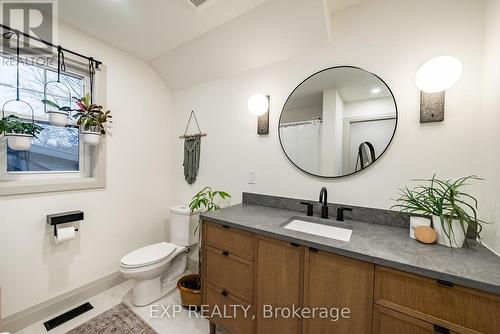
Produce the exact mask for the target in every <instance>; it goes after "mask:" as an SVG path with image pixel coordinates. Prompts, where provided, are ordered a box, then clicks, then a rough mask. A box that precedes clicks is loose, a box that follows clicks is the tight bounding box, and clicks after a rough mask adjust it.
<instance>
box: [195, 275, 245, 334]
mask: <svg viewBox="0 0 500 334" xmlns="http://www.w3.org/2000/svg"><path fill="white" fill-rule="evenodd" d="M204 304H205V305H208V311H207V312H204V316H205V317H207V318H208V319H209V320H210V321H211V322H213V323H214V324H216V325H218V326H222V327H224V328H225V329H227V330H229V331H230V332H231V333H232V334H250V333H252V332H253V321H252V316H253V313H252V310H251V308H250V306H249V304H247V303H245V302H243V301H241V300H240V299H238V298H237V297H234V296H232V295H231V294H230V293H228V292H227V291H225V290H223V289H218V288H216V287H215V286H213V285H211V284H205V300H204ZM245 310H247V311H246V313H245Z"/></svg>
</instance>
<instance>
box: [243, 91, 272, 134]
mask: <svg viewBox="0 0 500 334" xmlns="http://www.w3.org/2000/svg"><path fill="white" fill-rule="evenodd" d="M269 105H270V96H269V95H263V94H255V95H252V96H251V97H250V98H249V99H248V110H249V111H250V112H251V113H252V114H253V115H255V116H259V118H258V120H257V134H259V135H267V134H269Z"/></svg>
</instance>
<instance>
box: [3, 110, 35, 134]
mask: <svg viewBox="0 0 500 334" xmlns="http://www.w3.org/2000/svg"><path fill="white" fill-rule="evenodd" d="M42 131H43V128H42V127H41V126H40V125H38V124H33V123H31V122H24V121H23V120H22V119H21V118H19V117H17V116H15V115H9V116H7V117H5V118H3V119H1V120H0V133H4V132H5V133H6V134H9V133H10V134H18V135H31V136H33V137H36V135H37V134H39V133H40V132H42Z"/></svg>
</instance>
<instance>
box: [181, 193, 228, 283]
mask: <svg viewBox="0 0 500 334" xmlns="http://www.w3.org/2000/svg"><path fill="white" fill-rule="evenodd" d="M227 198H231V195H230V194H229V193H227V192H225V191H220V190H213V189H212V188H211V187H205V188H203V189H202V190H200V191H199V192H198V193H197V194H196V195H194V196H193V199H192V200H191V203H190V204H189V210H190V212H191V213H196V212H199V211H201V212H203V213H207V212H213V211H217V210H219V209H220V206H219V205H218V204H217V201H218V200H225V199H227ZM200 221H201V218H200V220H198V225H197V226H196V229H195V232H194V233H196V231H197V230H198V229H199V227H200ZM199 236H200V237H201V233H200V234H199ZM198 245H199V247H198V259H199V261H198V266H199V268H198V273H201V247H202V245H201V238H200V239H199V240H198ZM195 286H196V289H198V290H199V289H201V275H200V274H198V276H197V278H196V281H195Z"/></svg>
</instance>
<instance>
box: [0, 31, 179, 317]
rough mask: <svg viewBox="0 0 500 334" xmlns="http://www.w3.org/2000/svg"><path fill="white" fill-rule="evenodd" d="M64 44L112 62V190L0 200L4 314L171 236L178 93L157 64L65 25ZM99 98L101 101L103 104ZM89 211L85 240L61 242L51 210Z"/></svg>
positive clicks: (115, 266)
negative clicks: (167, 226) (160, 74)
mask: <svg viewBox="0 0 500 334" xmlns="http://www.w3.org/2000/svg"><path fill="white" fill-rule="evenodd" d="M60 43H61V44H62V45H64V46H65V47H68V48H69V49H74V50H78V51H79V52H81V53H83V54H88V55H92V56H94V57H95V58H96V59H99V60H102V61H103V62H104V64H105V65H106V66H107V68H108V69H107V70H108V78H107V92H108V93H107V103H108V107H109V109H110V110H111V111H112V112H113V117H114V118H113V120H114V124H113V127H112V129H111V131H110V135H109V136H108V139H107V144H108V145H107V148H108V152H107V176H108V184H107V188H106V189H102V190H95V191H75V192H64V193H51V194H40V195H26V196H15V197H0V286H1V288H2V305H1V306H2V307H1V309H2V317H6V316H9V315H11V314H13V313H15V312H18V311H21V310H23V309H25V308H28V307H30V306H33V305H34V304H37V303H40V302H43V301H45V300H47V299H50V298H51V297H54V296H57V295H60V294H62V293H64V292H67V291H69V290H72V289H75V288H77V287H79V286H82V285H84V284H86V283H89V282H92V281H95V280H97V279H99V278H101V277H104V276H106V275H109V274H112V273H114V272H117V271H118V270H119V260H120V258H121V257H122V256H123V255H125V253H127V252H129V251H131V250H133V249H134V248H136V247H139V246H143V245H146V244H148V243H152V242H156V241H161V240H163V239H164V234H165V231H164V224H165V221H166V219H167V217H168V207H169V203H170V194H171V192H170V190H171V189H170V187H169V177H168V175H169V174H170V169H171V162H170V160H169V145H168V143H169V138H170V137H171V134H172V131H171V129H170V123H171V122H170V119H171V93H170V92H169V90H168V89H167V88H166V86H165V85H164V84H163V82H162V81H161V80H160V79H159V77H158V76H157V75H156V74H155V73H154V72H153V70H152V69H151V68H150V66H149V65H147V64H145V63H144V62H142V61H140V60H138V59H136V58H134V57H132V56H129V55H127V54H125V53H123V52H121V51H119V50H117V49H114V48H112V47H109V46H108V45H106V44H105V43H101V42H99V41H96V40H94V39H91V38H89V37H87V36H85V35H82V34H80V33H78V32H76V31H74V30H72V29H69V28H65V27H61V29H60ZM97 102H98V101H97ZM72 210H83V211H84V212H85V215H86V219H85V221H84V222H83V223H82V224H81V229H80V232H78V238H77V239H76V240H73V241H71V242H69V243H66V244H62V245H57V246H56V245H54V244H53V243H52V234H53V231H52V230H51V229H50V228H49V227H48V226H47V224H46V222H45V220H46V215H47V214H51V213H58V212H65V211H72Z"/></svg>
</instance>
